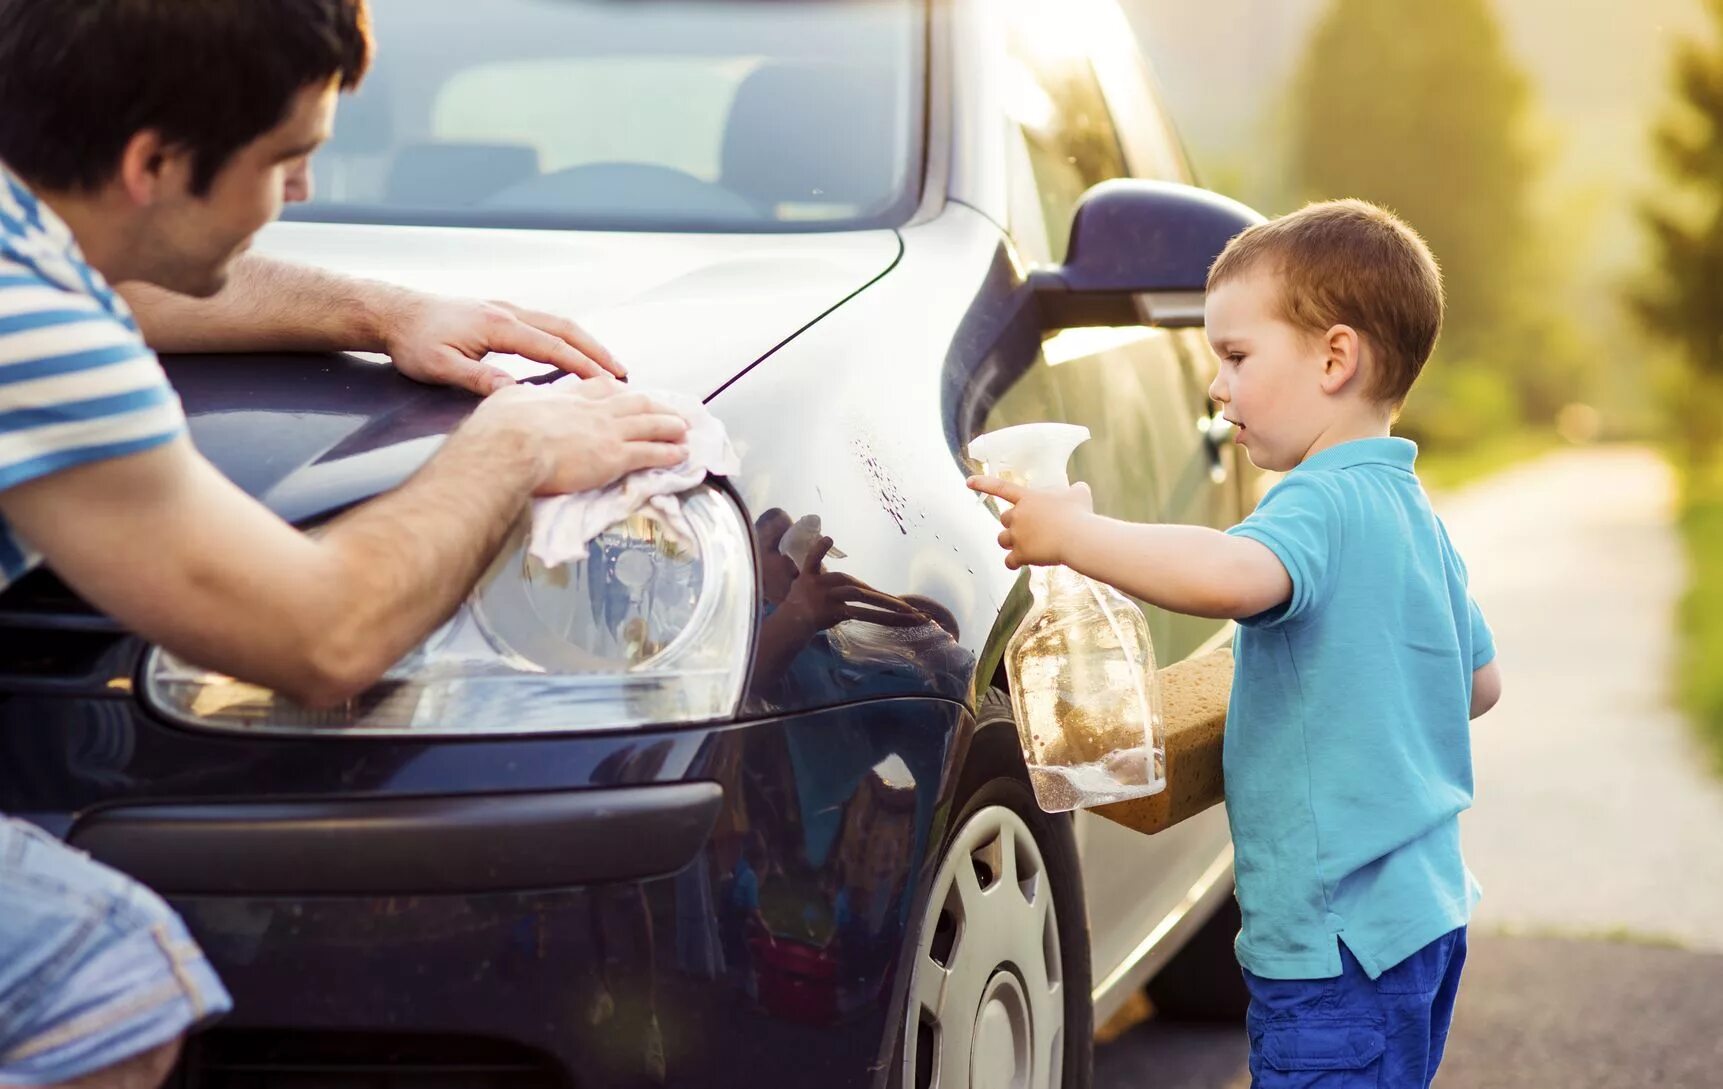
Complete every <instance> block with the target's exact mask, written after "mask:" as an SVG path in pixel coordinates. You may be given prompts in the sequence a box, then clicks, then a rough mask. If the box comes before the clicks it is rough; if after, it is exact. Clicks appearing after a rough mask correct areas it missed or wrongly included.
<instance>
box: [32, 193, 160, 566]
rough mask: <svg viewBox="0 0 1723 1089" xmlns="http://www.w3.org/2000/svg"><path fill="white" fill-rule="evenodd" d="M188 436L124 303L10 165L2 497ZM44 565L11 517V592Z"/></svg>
mask: <svg viewBox="0 0 1723 1089" xmlns="http://www.w3.org/2000/svg"><path fill="white" fill-rule="evenodd" d="M184 431H185V416H184V413H183V412H182V410H181V408H180V403H179V398H178V397H177V396H175V394H174V391H173V387H172V386H170V385H169V384H168V380H167V375H166V374H165V373H163V371H162V368H161V364H160V363H159V362H158V361H157V360H156V357H155V354H154V353H153V352H151V351H150V350H149V348H148V347H146V346H145V344H144V340H143V337H142V336H141V335H140V334H139V333H138V325H137V322H136V321H134V320H133V319H132V314H131V310H130V309H129V308H128V307H127V306H126V303H125V300H124V299H121V298H120V297H119V295H117V294H116V293H115V292H114V289H113V288H112V287H110V286H109V285H108V283H107V281H106V280H104V279H103V278H102V275H101V273H99V272H97V271H96V270H95V269H93V268H91V267H90V266H89V264H88V263H86V262H85V261H84V258H83V254H82V253H81V252H80V251H79V249H78V243H77V242H76V240H74V239H73V237H72V232H71V229H70V228H69V227H67V226H66V224H65V222H64V221H63V220H61V219H60V217H59V216H57V215H55V214H54V211H53V209H51V208H49V207H48V206H47V205H46V204H44V203H43V202H42V201H40V200H39V199H37V198H36V197H35V195H34V194H32V193H31V192H30V190H29V189H28V188H26V187H25V185H24V184H23V182H21V181H20V180H19V179H18V178H17V177H16V176H15V175H14V174H13V173H12V172H11V171H10V170H8V169H6V166H5V164H3V163H0V491H4V490H6V489H7V488H12V487H15V486H17V485H19V484H23V483H25V482H26V481H30V480H35V479H37V478H39V477H43V476H47V475H48V474H50V473H56V472H59V471H60V470H62V469H70V468H72V467H73V466H75V465H83V464H86V463H88V462H92V461H100V460H102V459H104V458H114V457H122V456H124V455H126V454H135V453H138V452H140V451H143V450H147V449H149V448H151V447H154V446H159V445H161V444H162V443H165V442H168V441H169V440H171V439H173V438H175V437H176V436H178V435H180V434H182V433H183V432H184ZM39 562H41V556H40V555H39V554H37V553H36V552H35V551H34V550H33V549H31V547H30V546H29V544H28V543H26V542H25V541H23V540H21V539H19V537H18V535H17V534H16V533H15V532H14V531H13V530H12V527H11V526H9V525H7V524H6V522H5V520H4V518H0V588H3V587H4V586H6V585H8V584H10V583H11V582H13V581H14V580H16V579H17V578H18V577H19V576H20V575H22V574H24V573H25V572H26V571H28V570H30V568H32V567H34V566H35V565H36V564H37V563H39Z"/></svg>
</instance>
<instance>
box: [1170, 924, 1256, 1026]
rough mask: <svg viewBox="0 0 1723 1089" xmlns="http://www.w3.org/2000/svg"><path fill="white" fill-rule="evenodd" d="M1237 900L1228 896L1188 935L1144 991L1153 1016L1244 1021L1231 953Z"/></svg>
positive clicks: (1244, 1002)
mask: <svg viewBox="0 0 1723 1089" xmlns="http://www.w3.org/2000/svg"><path fill="white" fill-rule="evenodd" d="M1238 928H1239V913H1238V901H1237V900H1235V899H1233V898H1232V897H1231V896H1228V897H1227V898H1226V901H1225V902H1224V903H1222V904H1221V906H1220V907H1219V908H1218V909H1217V910H1216V911H1215V913H1214V915H1213V916H1211V917H1210V918H1209V921H1208V922H1206V923H1204V924H1203V926H1202V929H1201V930H1198V931H1197V932H1196V933H1195V934H1193V935H1192V936H1191V940H1190V941H1189V942H1186V943H1185V946H1184V948H1183V949H1180V950H1179V951H1178V953H1177V954H1176V955H1175V956H1174V957H1173V959H1172V960H1170V961H1168V962H1167V966H1166V967H1165V968H1162V969H1161V970H1160V972H1159V973H1158V974H1157V975H1156V976H1155V978H1154V979H1152V980H1150V981H1149V985H1148V987H1147V991H1148V995H1149V1001H1150V1002H1151V1003H1153V1004H1154V1007H1155V1014H1156V1016H1158V1017H1164V1018H1168V1019H1170V1020H1174V1021H1213V1022H1230V1023H1234V1024H1243V1023H1244V1012H1245V1010H1246V1009H1247V1008H1248V1007H1249V1006H1250V992H1249V991H1247V990H1246V989H1245V986H1244V976H1243V975H1242V974H1241V973H1240V972H1239V968H1238V960H1237V958H1236V957H1235V956H1234V954H1233V951H1232V943H1233V939H1234V938H1236V937H1238Z"/></svg>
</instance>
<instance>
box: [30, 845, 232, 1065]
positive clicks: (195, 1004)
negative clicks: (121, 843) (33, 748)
mask: <svg viewBox="0 0 1723 1089" xmlns="http://www.w3.org/2000/svg"><path fill="white" fill-rule="evenodd" d="M232 1004H233V1003H232V1002H231V1000H230V999H229V998H228V995H227V992H226V991H225V990H223V989H222V986H221V981H220V980H218V979H217V978H216V976H215V971H214V969H212V968H211V967H210V965H209V962H208V961H207V960H205V959H204V957H203V953H201V952H200V951H199V950H198V947H197V946H196V945H195V944H194V943H193V942H192V940H191V937H190V936H189V935H188V934H187V933H186V931H185V926H184V925H183V924H182V923H181V922H180V920H179V916H177V915H175V914H174V912H173V909H171V908H169V907H168V906H167V904H165V903H163V902H162V899H161V897H159V896H157V895H156V894H155V893H153V892H151V891H150V890H148V889H146V888H144V887H143V886H142V885H139V884H138V883H137V882H135V881H133V880H131V879H130V878H128V877H126V876H125V875H123V874H121V873H119V872H117V871H115V870H111V869H109V868H108V867H106V866H103V865H101V864H100V863H97V862H92V861H91V860H90V859H89V857H88V856H86V855H85V854H83V852H81V851H74V850H72V849H71V848H70V847H67V846H66V845H65V844H63V843H61V842H60V841H59V840H57V839H55V838H54V837H53V836H50V835H48V834H47V833H46V832H43V831H41V830H40V829H38V828H36V827H35V826H34V825H30V824H26V823H24V822H23V821H18V820H9V819H7V818H6V817H4V816H0V1085H7V1086H12V1085H19V1086H29V1085H54V1084H56V1083H58V1082H63V1081H71V1080H72V1079H74V1078H79V1077H83V1076H84V1075H86V1074H93V1073H95V1072H96V1071H98V1070H103V1069H106V1068H107V1067H110V1066H113V1065H114V1064H115V1063H119V1062H123V1061H124V1060H126V1059H130V1058H133V1057H135V1056H138V1055H142V1054H143V1053H145V1052H147V1051H152V1050H154V1049H155V1048H158V1047H160V1046H162V1045H163V1044H167V1043H170V1042H172V1041H173V1040H175V1039H177V1038H178V1037H180V1036H182V1035H184V1034H185V1032H186V1031H187V1030H188V1029H191V1028H194V1027H196V1026H197V1025H199V1024H201V1023H203V1022H206V1021H208V1020H209V1019H211V1018H213V1017H216V1016H218V1015H220V1014H222V1013H225V1012H227V1010H228V1009H229V1008H230V1007H231V1006H232Z"/></svg>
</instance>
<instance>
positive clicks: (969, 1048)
mask: <svg viewBox="0 0 1723 1089" xmlns="http://www.w3.org/2000/svg"><path fill="white" fill-rule="evenodd" d="M989 717H993V716H989ZM952 804H953V812H954V814H955V816H954V817H953V819H952V820H951V821H950V823H949V824H948V826H947V830H946V835H945V838H944V842H943V843H942V845H941V849H940V852H939V862H938V865H937V867H936V869H935V878H934V883H933V886H932V889H931V891H930V895H929V898H928V901H927V904H926V906H925V908H924V910H923V916H922V919H921V921H920V925H919V926H918V927H917V928H916V930H915V932H914V933H915V935H916V937H915V939H914V940H915V943H916V944H915V946H914V948H913V949H912V950H910V952H909V957H908V966H909V973H908V975H909V990H908V993H907V995H906V999H905V1004H904V1009H905V1015H904V1018H903V1024H904V1030H903V1031H902V1032H900V1033H899V1039H898V1044H897V1048H896V1055H895V1057H894V1065H893V1070H892V1078H891V1080H890V1083H889V1084H891V1085H892V1086H893V1087H894V1089H930V1087H932V1086H938V1087H939V1089H968V1087H969V1086H971V1085H995V1084H997V1085H1024V1086H1027V1087H1028V1089H1089V1087H1090V1081H1091V1073H1092V1065H1093V1038H1094V1013H1093V1009H1092V1008H1091V1005H1090V985H1091V984H1090V967H1089V938H1088V922H1087V913H1086V910H1085V906H1084V903H1083V883H1082V880H1081V874H1080V871H1079V869H1078V859H1077V841H1076V837H1075V836H1074V835H1073V833H1072V827H1071V821H1070V819H1069V817H1068V816H1065V815H1063V814H1061V815H1051V814H1047V813H1043V812H1042V811H1041V808H1040V807H1039V806H1038V805H1036V804H1035V795H1034V793H1033V792H1032V791H1031V790H1030V788H1029V785H1028V782H1027V776H1026V775H1025V774H1024V771H1023V760H1022V756H1021V754H1020V753H1019V751H1018V748H1017V735H1016V729H1015V727H1011V728H1010V729H1009V730H1007V729H1005V728H1003V727H1002V726H1001V725H1000V724H998V722H997V720H996V719H995V722H994V723H993V724H991V725H990V726H988V727H987V728H978V729H977V731H976V734H975V738H974V741H973V742H972V743H971V746H970V752H969V754H968V757H967V759H966V760H965V762H964V771H963V775H962V776H961V778H960V782H959V787H958V791H957V796H956V798H955V799H954V800H953V803H952ZM1043 912H1045V914H1043ZM936 973H938V974H936ZM972 1059H974V1060H976V1061H975V1062H972V1061H971V1060H972Z"/></svg>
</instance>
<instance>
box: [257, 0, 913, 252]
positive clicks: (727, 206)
mask: <svg viewBox="0 0 1723 1089" xmlns="http://www.w3.org/2000/svg"><path fill="white" fill-rule="evenodd" d="M371 10H372V17H373V21H374V23H375V26H376V33H377V37H378V40H379V41H381V42H384V43H386V47H385V48H383V49H380V50H379V51H378V55H377V61H376V64H375V66H374V68H373V70H372V71H371V73H370V74H369V75H368V76H367V77H366V79H365V81H364V83H363V84H362V85H361V86H360V88H359V90H358V91H357V92H356V93H355V94H354V95H352V96H351V97H350V98H344V100H343V101H342V103H341V105H340V107H339V109H338V112H337V116H336V125H335V134H334V137H333V139H332V140H331V141H330V143H329V145H328V146H327V147H325V148H323V149H321V150H320V151H319V152H318V154H317V155H316V156H315V157H314V158H313V160H312V169H313V177H314V182H315V193H314V198H313V200H312V201H311V202H309V203H308V204H305V205H301V206H296V207H294V208H292V209H290V210H289V213H288V218H292V219H309V220H335V221H341V222H374V223H421V224H436V225H450V226H502V227H550V228H589V229H603V228H618V229H641V230H740V231H774V230H803V229H840V228H853V227H862V226H882V225H895V224H896V223H899V222H901V221H902V220H904V219H907V218H908V216H909V215H910V214H912V212H913V209H914V207H915V205H916V203H917V201H918V199H919V196H920V175H921V143H922V141H921V128H922V115H923V113H924V103H923V91H922V87H923V84H924V80H923V76H922V65H923V59H924V53H925V49H924V38H925V20H924V18H923V11H922V7H921V5H920V4H919V3H918V2H917V0H770V2H767V0H653V2H651V3H636V2H628V3H621V2H617V0H556V2H554V3H547V2H546V0H491V2H490V3H488V4H487V5H485V16H484V18H482V19H475V18H473V16H472V6H471V4H470V3H468V2H467V0H372V5H371Z"/></svg>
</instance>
